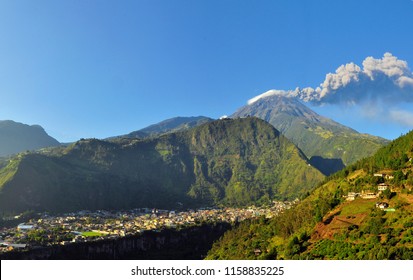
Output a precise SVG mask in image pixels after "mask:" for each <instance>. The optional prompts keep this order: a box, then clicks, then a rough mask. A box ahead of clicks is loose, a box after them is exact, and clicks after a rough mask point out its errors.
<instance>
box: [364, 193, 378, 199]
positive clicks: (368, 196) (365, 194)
mask: <svg viewBox="0 0 413 280" xmlns="http://www.w3.org/2000/svg"><path fill="white" fill-rule="evenodd" d="M361 198H363V199H375V198H377V195H376V194H375V193H371V192H370V193H363V194H362V195H361Z"/></svg>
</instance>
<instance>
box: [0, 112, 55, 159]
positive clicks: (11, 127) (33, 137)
mask: <svg viewBox="0 0 413 280" xmlns="http://www.w3.org/2000/svg"><path fill="white" fill-rule="evenodd" d="M58 145H60V143H59V142H58V141H57V140H56V139H54V138H52V137H50V136H49V135H48V134H47V133H46V131H44V129H43V128H42V127H41V126H39V125H27V124H22V123H18V122H14V121H9V120H7V121H0V156H9V155H12V154H17V153H20V152H23V151H27V150H37V149H41V148H45V147H51V146H58Z"/></svg>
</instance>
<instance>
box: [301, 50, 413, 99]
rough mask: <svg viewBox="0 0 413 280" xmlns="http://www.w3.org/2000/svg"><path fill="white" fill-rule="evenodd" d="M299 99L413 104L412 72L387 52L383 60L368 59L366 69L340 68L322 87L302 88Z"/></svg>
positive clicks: (364, 65) (349, 66)
mask: <svg viewBox="0 0 413 280" xmlns="http://www.w3.org/2000/svg"><path fill="white" fill-rule="evenodd" d="M298 96H299V98H301V99H302V100H304V101H310V102H312V103H314V104H323V103H330V104H361V103H364V102H368V103H370V104H371V103H372V102H373V103H374V102H376V101H378V100H380V101H382V102H385V103H387V104H389V103H390V104H396V103H401V102H413V73H412V72H411V71H410V69H409V67H408V65H407V62H406V61H403V60H399V59H398V58H397V57H395V56H393V55H392V54H391V53H385V54H384V56H383V58H381V59H375V58H373V57H367V58H366V59H365V60H364V61H363V68H361V67H360V66H358V65H356V64H355V63H348V64H346V65H341V66H340V67H339V68H337V70H336V72H335V73H329V74H327V75H326V79H325V80H324V82H323V83H322V84H320V86H319V87H317V88H315V89H313V88H306V89H303V90H301V91H300V93H299V94H298Z"/></svg>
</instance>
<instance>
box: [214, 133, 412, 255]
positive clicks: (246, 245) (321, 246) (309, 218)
mask: <svg viewBox="0 0 413 280" xmlns="http://www.w3.org/2000/svg"><path fill="white" fill-rule="evenodd" d="M412 156H413V132H411V133H409V134H407V135H405V136H404V137H401V138H399V139H397V140H395V141H394V142H392V143H391V144H390V145H388V146H387V147H384V148H382V149H380V150H379V151H378V152H377V154H376V155H375V156H373V157H371V158H368V159H365V160H362V161H360V162H358V163H357V164H355V165H353V166H350V167H348V168H347V169H346V170H343V171H342V172H339V173H337V174H335V175H334V176H332V177H331V178H330V179H329V180H328V181H327V182H326V183H324V184H322V185H321V186H320V187H319V188H317V189H316V190H315V191H314V192H313V193H312V194H311V195H310V196H309V197H307V198H306V199H305V200H303V201H302V202H301V203H300V204H298V205H297V206H296V207H294V208H293V209H290V210H287V211H286V212H285V213H283V214H281V215H280V216H279V217H276V218H274V219H271V220H265V219H261V220H255V221H248V222H245V223H243V224H241V225H240V226H239V227H238V228H236V229H235V230H233V231H229V232H227V233H226V234H225V235H224V236H223V238H222V239H221V240H220V241H218V242H217V243H215V244H214V246H213V248H212V250H211V251H210V252H209V255H208V258H209V259H256V258H262V259H274V258H278V259H281V258H286V259H320V258H321V259H412V258H413V243H412V242H413V193H412V186H413V184H412V174H413V165H412V162H411V161H409V158H411V157H412ZM400 159H403V160H400ZM358 168H360V169H358ZM361 168H362V169H361ZM383 170H384V172H386V173H387V174H394V177H395V178H394V179H391V180H388V181H387V183H389V184H390V185H391V186H392V189H393V193H392V194H391V195H389V196H388V197H386V195H383V197H380V198H377V199H373V200H364V199H361V198H358V199H356V200H355V201H350V202H348V201H345V200H344V198H343V195H345V194H347V193H348V192H349V191H356V192H361V191H376V192H377V184H378V183H380V182H381V180H383V179H381V178H379V177H375V176H373V173H375V172H382V171H383ZM384 172H383V173H384ZM376 202H388V203H389V204H390V207H391V208H395V210H396V211H395V212H384V211H382V210H378V209H376V207H375V203H376ZM255 249H260V250H261V251H262V253H261V254H259V255H258V256H256V255H255V254H254V250H255Z"/></svg>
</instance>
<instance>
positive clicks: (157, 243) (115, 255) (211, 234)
mask: <svg viewBox="0 0 413 280" xmlns="http://www.w3.org/2000/svg"><path fill="white" fill-rule="evenodd" d="M230 228H231V225H229V224H227V223H221V224H217V225H202V226H199V227H191V228H187V229H183V230H180V231H177V230H170V229H168V230H163V231H161V232H153V231H148V232H144V233H143V234H141V235H138V236H130V237H124V238H117V239H110V240H101V241H94V242H85V243H74V244H69V245H66V246H52V247H45V248H39V249H33V250H30V251H26V252H10V253H7V254H4V255H2V256H1V259H3V260H6V259H9V260H13V259H14V260H17V259H25V260H132V259H134V260H141V259H146V260H151V259H152V260H185V259H186V260H197V259H203V258H204V257H205V256H206V254H207V252H208V251H209V249H211V247H212V243H213V242H214V241H215V240H217V239H218V238H219V237H221V236H222V235H223V234H224V232H225V231H227V230H228V229H230Z"/></svg>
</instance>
